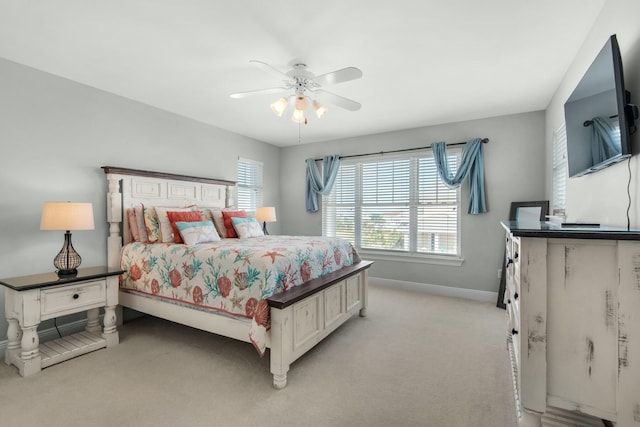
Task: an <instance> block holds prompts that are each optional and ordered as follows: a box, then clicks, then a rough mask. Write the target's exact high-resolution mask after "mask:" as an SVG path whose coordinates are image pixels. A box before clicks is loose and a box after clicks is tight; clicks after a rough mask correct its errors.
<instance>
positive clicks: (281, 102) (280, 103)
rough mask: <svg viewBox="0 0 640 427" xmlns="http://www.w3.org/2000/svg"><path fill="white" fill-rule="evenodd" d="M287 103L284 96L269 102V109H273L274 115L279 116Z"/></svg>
mask: <svg viewBox="0 0 640 427" xmlns="http://www.w3.org/2000/svg"><path fill="white" fill-rule="evenodd" d="M287 105H289V103H288V102H287V100H286V99H284V98H280V99H278V100H277V101H276V102H274V103H273V104H271V111H273V112H274V114H275V115H276V116H278V117H281V116H282V113H284V110H286V108H287Z"/></svg>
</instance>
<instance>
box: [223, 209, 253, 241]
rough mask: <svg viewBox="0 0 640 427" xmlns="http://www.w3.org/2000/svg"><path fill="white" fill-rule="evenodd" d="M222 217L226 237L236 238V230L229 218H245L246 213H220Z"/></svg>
mask: <svg viewBox="0 0 640 427" xmlns="http://www.w3.org/2000/svg"><path fill="white" fill-rule="evenodd" d="M222 217H223V218H224V228H225V229H226V230H227V237H228V238H233V237H238V235H237V234H236V230H235V229H234V228H233V223H232V222H231V218H233V217H237V218H246V217H247V213H246V212H245V211H222Z"/></svg>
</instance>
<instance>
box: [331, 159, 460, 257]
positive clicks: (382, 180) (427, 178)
mask: <svg viewBox="0 0 640 427" xmlns="http://www.w3.org/2000/svg"><path fill="white" fill-rule="evenodd" d="M459 153H460V151H459V150H452V152H451V153H449V156H448V162H449V166H450V168H451V170H452V171H455V170H456V167H457V163H458V157H459ZM459 194H460V193H459V190H457V189H450V188H448V187H447V186H446V185H445V184H444V183H443V182H442V180H441V179H440V177H439V176H438V172H437V169H436V165H435V161H434V159H433V156H432V154H431V151H428V152H422V153H414V154H412V155H406V154H405V155H404V156H396V157H393V158H389V156H375V157H369V158H367V159H359V160H356V159H354V160H348V159H346V160H343V161H342V163H341V166H340V170H339V171H338V176H337V177H336V182H335V185H334V188H333V191H332V192H331V194H330V195H328V196H325V197H323V200H322V201H323V205H322V206H323V220H322V224H323V234H324V235H327V236H339V237H345V238H347V239H349V240H351V242H353V243H354V245H355V246H356V247H357V248H359V249H367V250H368V249H370V250H384V251H393V252H401V253H419V254H450V255H458V254H459V242H458V235H459V216H458V213H459V203H460V200H459Z"/></svg>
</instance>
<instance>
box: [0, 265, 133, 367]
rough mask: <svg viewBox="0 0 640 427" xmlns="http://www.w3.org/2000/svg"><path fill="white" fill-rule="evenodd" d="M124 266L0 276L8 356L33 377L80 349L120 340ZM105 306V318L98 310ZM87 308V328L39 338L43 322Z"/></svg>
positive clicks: (82, 351) (96, 348)
mask: <svg viewBox="0 0 640 427" xmlns="http://www.w3.org/2000/svg"><path fill="white" fill-rule="evenodd" d="M123 272H124V271H123V270H120V269H117V268H110V267H91V268H81V269H78V274H77V275H75V276H70V277H62V278H61V277H58V275H57V274H56V273H53V272H52V273H44V274H34V275H29V276H20V277H12V278H8V279H0V285H3V286H4V287H5V313H6V316H7V323H8V324H9V327H8V330H7V341H8V342H7V350H6V354H5V361H6V363H7V364H11V365H14V366H16V367H17V368H18V370H19V372H20V375H22V376H29V375H32V374H35V373H37V372H39V371H40V370H41V369H43V368H46V367H48V366H51V365H53V364H56V363H60V362H63V361H65V360H69V359H71V358H73V357H76V356H79V355H81V354H85V353H89V352H91V351H94V350H98V349H100V348H104V347H110V346H113V345H116V344H118V341H119V339H118V330H117V329H116V314H115V307H116V306H117V305H118V276H119V275H120V274H121V273H123ZM101 307H104V317H103V323H104V328H103V327H102V326H101V325H100V321H99V311H100V308H101ZM83 311H86V312H87V326H86V328H85V330H84V331H82V332H79V333H76V334H72V335H68V336H64V337H62V336H61V337H60V338H59V339H55V340H52V341H47V342H43V343H40V341H39V337H38V325H39V324H40V322H41V321H43V320H47V319H55V318H57V317H60V316H65V315H68V314H73V313H79V312H83Z"/></svg>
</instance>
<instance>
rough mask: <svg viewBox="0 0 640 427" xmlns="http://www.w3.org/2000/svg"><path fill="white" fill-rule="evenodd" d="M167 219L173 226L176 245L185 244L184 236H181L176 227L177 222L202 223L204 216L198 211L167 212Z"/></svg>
mask: <svg viewBox="0 0 640 427" xmlns="http://www.w3.org/2000/svg"><path fill="white" fill-rule="evenodd" d="M167 217H168V218H169V223H170V224H171V229H172V230H173V240H174V241H175V242H176V243H184V242H183V240H182V236H180V232H179V231H178V227H177V226H176V222H178V221H182V222H195V221H202V214H201V213H200V212H198V211H190V212H173V211H169V212H167Z"/></svg>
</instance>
